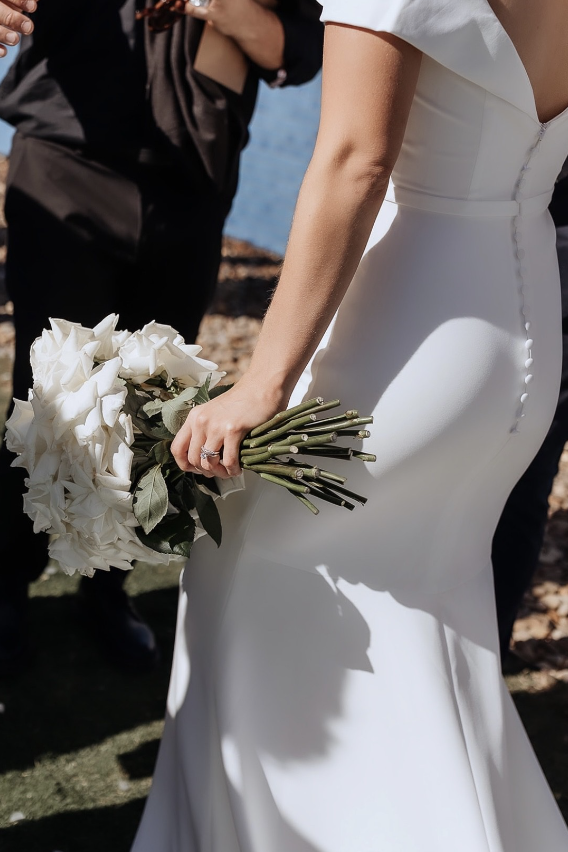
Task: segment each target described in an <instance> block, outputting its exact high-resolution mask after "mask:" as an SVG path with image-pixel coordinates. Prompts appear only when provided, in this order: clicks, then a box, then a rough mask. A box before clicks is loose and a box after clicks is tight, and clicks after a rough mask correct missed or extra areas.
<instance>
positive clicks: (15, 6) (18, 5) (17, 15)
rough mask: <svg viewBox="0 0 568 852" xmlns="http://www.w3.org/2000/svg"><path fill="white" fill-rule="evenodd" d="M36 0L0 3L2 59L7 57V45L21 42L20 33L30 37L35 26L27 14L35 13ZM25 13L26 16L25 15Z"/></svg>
mask: <svg viewBox="0 0 568 852" xmlns="http://www.w3.org/2000/svg"><path fill="white" fill-rule="evenodd" d="M36 6H37V3H36V2H35V0H11V2H8V0H2V2H0V57H2V56H6V53H7V50H6V48H5V47H4V45H5V44H7V45H10V46H12V45H15V44H18V42H19V41H20V33H22V35H29V34H30V33H31V32H32V31H33V28H34V25H33V24H32V22H31V21H30V19H29V18H28V17H27V15H26V14H25V13H26V12H35V10H36ZM23 13H24V14H23Z"/></svg>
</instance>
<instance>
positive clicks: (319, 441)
mask: <svg viewBox="0 0 568 852" xmlns="http://www.w3.org/2000/svg"><path fill="white" fill-rule="evenodd" d="M336 440H337V433H336V432H328V433H327V434H326V435H314V436H313V437H309V438H307V439H306V440H305V441H295V445H296V446H297V447H298V449H299V450H301V449H302V448H303V447H322V446H324V445H325V444H334V443H335V442H336ZM332 449H335V447H332Z"/></svg>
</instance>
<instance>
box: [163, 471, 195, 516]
mask: <svg viewBox="0 0 568 852" xmlns="http://www.w3.org/2000/svg"><path fill="white" fill-rule="evenodd" d="M197 490H198V489H197V488H195V487H194V484H193V477H192V476H191V474H190V473H186V474H184V475H183V477H181V478H180V479H178V480H176V482H174V483H173V485H171V486H170V487H169V488H168V492H169V495H170V503H172V505H173V506H175V507H176V509H180V510H183V511H188V512H189V511H191V509H195V492H196V491H197Z"/></svg>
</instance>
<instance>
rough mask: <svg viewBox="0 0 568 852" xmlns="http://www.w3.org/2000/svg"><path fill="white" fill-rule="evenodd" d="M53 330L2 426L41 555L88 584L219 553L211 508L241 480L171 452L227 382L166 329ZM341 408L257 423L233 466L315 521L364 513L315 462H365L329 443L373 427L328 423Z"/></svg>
mask: <svg viewBox="0 0 568 852" xmlns="http://www.w3.org/2000/svg"><path fill="white" fill-rule="evenodd" d="M50 322H51V330H45V331H44V332H43V334H42V336H41V337H40V338H38V340H36V341H35V343H34V344H33V346H32V350H31V364H32V370H33V387H32V389H31V390H30V392H29V398H28V400H27V401H22V400H15V408H14V411H13V413H12V415H11V417H10V419H9V420H8V423H7V424H6V427H7V428H6V442H7V445H8V448H9V449H10V450H12V451H13V452H14V453H16V454H17V459H16V460H15V461H14V465H16V466H20V467H23V468H25V469H26V471H27V473H28V477H27V479H26V487H27V493H26V494H25V496H24V510H25V511H26V512H27V514H28V515H29V516H30V517H31V518H32V520H33V523H34V531H35V532H40V531H43V532H47V533H50V534H51V536H52V539H51V542H50V545H49V550H50V555H51V556H52V557H53V558H55V559H56V560H57V561H58V562H59V563H60V564H61V565H62V567H63V568H64V569H65V570H66V571H67V572H68V573H71V574H72V573H74V572H75V571H79V572H81V573H84V574H89V575H92V574H93V573H94V571H95V570H96V569H102V570H108V569H109V568H110V567H111V566H116V567H118V568H124V569H127V568H131V567H132V563H133V562H134V561H136V560H142V561H145V562H149V563H151V564H157V563H164V562H169V561H170V560H172V559H179V558H186V557H188V556H189V553H190V550H191V547H192V545H193V543H194V541H195V540H196V539H197V538H199V537H200V536H201V535H204V534H208V535H209V536H210V537H211V538H212V539H213V540H214V541H215V542H216V543H217V544H218V545H219V544H220V543H221V535H222V529H221V520H220V517H219V513H218V510H217V507H216V505H215V500H216V499H217V498H218V497H222V496H226V494H227V493H230V492H231V491H235V490H240V489H241V488H243V487H244V482H243V477H242V476H240V477H236V478H235V479H229V480H218V479H210V478H207V477H205V476H198V475H195V474H190V473H184V472H183V471H181V470H180V469H179V467H178V466H177V464H176V462H175V460H174V458H173V456H172V454H171V443H172V441H173V439H174V437H175V435H176V434H177V432H178V431H179V429H180V428H181V426H182V425H183V423H184V422H185V420H186V418H187V415H188V413H189V411H190V410H191V408H192V407H193V406H195V405H200V404H202V403H205V402H207V401H208V400H210V399H212V398H214V397H215V396H217V395H218V394H220V393H223V392H224V391H226V390H228V387H229V386H219V385H218V383H219V381H220V379H221V378H222V377H223V376H224V375H225V374H224V373H222V372H220V371H219V370H218V369H217V365H216V364H214V363H212V362H211V361H206V360H204V359H202V358H200V357H198V356H199V353H200V351H201V348H200V347H199V346H189V345H186V344H185V342H184V340H183V338H182V337H181V336H180V335H179V334H178V333H177V332H176V331H175V330H174V329H173V328H171V327H170V326H164V325H160V324H159V323H155V322H152V323H149V324H148V325H146V326H144V328H143V329H142V330H141V331H137V332H134V333H130V332H128V331H117V329H116V326H117V322H118V317H117V316H115V315H111V316H108V317H107V318H106V319H104V320H103V321H102V322H101V323H99V325H97V326H96V327H95V328H94V329H89V328H84V327H83V326H81V325H78V324H76V323H71V322H67V321H65V320H51V321H50ZM339 404H340V403H339V400H334V401H332V402H324V400H323V399H319V398H318V399H312V400H307V401H306V402H303V403H301V404H300V405H298V406H296V407H295V408H292V409H289V410H288V411H283V412H279V413H278V414H276V415H275V416H274V417H273V418H272V419H271V420H270V421H268V422H267V423H264V424H260V425H259V426H258V427H257V428H255V429H253V430H252V431H251V432H250V434H249V435H248V436H246V438H245V439H244V440H243V442H242V444H241V450H240V462H241V466H242V467H243V469H245V470H248V471H250V472H252V473H255V474H257V475H259V476H260V477H262V478H263V479H264V480H266V481H268V482H270V483H272V484H273V485H278V486H280V487H283V488H285V489H286V490H287V491H288V492H290V494H291V495H292V496H293V497H295V498H296V499H298V500H299V501H300V502H301V503H302V504H303V505H304V506H306V507H307V508H308V509H309V510H310V511H312V512H313V513H314V514H318V511H319V510H318V509H317V507H316V505H315V504H314V503H313V502H312V499H310V498H313V497H316V498H318V500H321V501H324V502H327V503H332V504H334V505H336V506H341V507H344V508H347V509H350V510H352V509H353V508H354V507H355V502H359V503H361V504H364V503H365V502H366V501H365V498H364V497H361V496H359V495H357V494H354V493H353V492H351V491H348V490H347V489H346V488H345V487H344V485H345V481H346V480H345V478H344V477H342V476H339V475H337V474H336V473H332V472H330V471H326V470H323V469H321V468H320V467H318V465H317V463H318V462H319V463H322V462H324V461H326V460H329V459H340V460H344V461H347V460H349V459H351V458H358V459H361V460H362V461H374V456H371V455H368V454H366V453H363V452H361V451H355V450H353V449H352V448H350V447H348V446H342V445H341V444H337V443H336V441H337V439H338V438H340V437H343V438H352V439H355V440H357V441H360V440H362V439H364V438H366V437H368V436H369V432H367V430H366V429H361V428H360V427H361V426H364V425H366V424H368V423H371V422H372V418H371V417H359V414H358V412H357V411H354V410H351V411H346V412H344V413H343V414H339V415H335V416H334V415H330V414H329V411H330V410H331V409H333V408H337V407H338V406H339ZM319 414H324V415H325V416H324V417H323V418H319V419H318V415H319ZM305 456H311V457H312V460H311V461H307V460H304V458H303V457H305ZM353 501H354V502H353Z"/></svg>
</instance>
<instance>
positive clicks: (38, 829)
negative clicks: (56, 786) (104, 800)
mask: <svg viewBox="0 0 568 852" xmlns="http://www.w3.org/2000/svg"><path fill="white" fill-rule="evenodd" d="M143 807H144V799H136V800H135V801H133V802H128V804H125V805H120V806H117V807H109V808H93V809H92V810H82V811H66V812H64V813H61V814H57V815H54V816H50V817H46V818H45V819H38V820H35V821H34V822H23V823H20V824H18V825H14V826H12V827H11V828H2V829H0V849H2V852H56V850H57V852H101V850H103V849H104V850H105V852H128V849H130V846H131V845H132V841H133V840H134V835H135V833H136V827H137V825H138V823H139V821H140V817H141V816H142V809H143ZM156 852H161V850H159V849H156Z"/></svg>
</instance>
